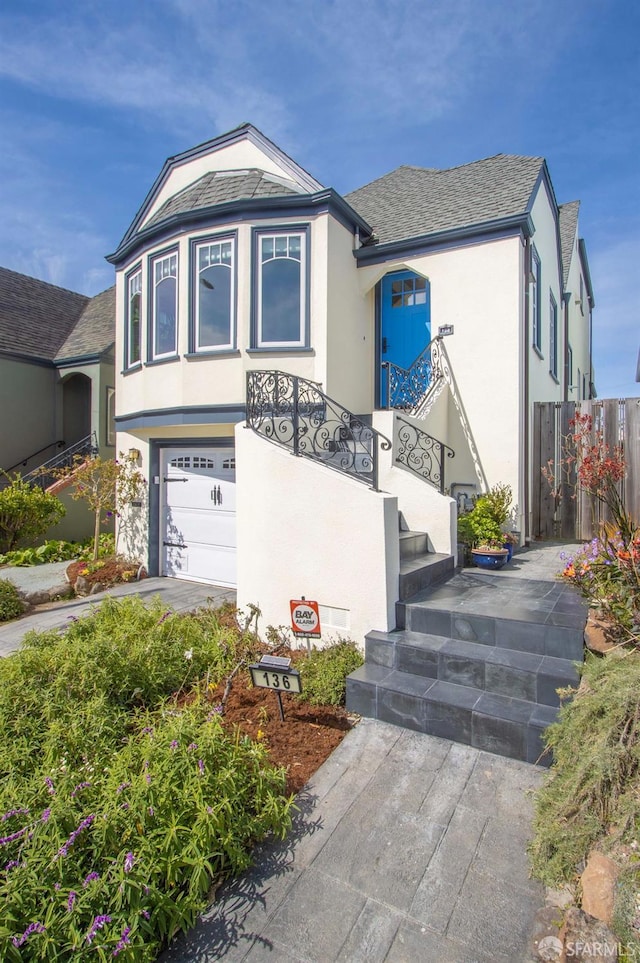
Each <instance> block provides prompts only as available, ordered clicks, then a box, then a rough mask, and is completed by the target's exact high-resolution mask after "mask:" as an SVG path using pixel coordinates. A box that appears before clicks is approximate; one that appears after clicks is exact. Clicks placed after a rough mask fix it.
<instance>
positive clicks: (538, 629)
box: [396, 583, 586, 662]
mask: <svg viewBox="0 0 640 963" xmlns="http://www.w3.org/2000/svg"><path fill="white" fill-rule="evenodd" d="M445 584H446V583H445ZM527 616H528V617H527ZM585 620H586V616H585ZM567 623H569V624H567ZM396 625H397V627H398V629H408V630H410V631H412V632H424V633H425V634H427V635H442V636H445V637H446V638H451V639H460V640H461V641H463V642H477V643H480V644H481V645H495V646H499V647H501V648H503V649H515V650H516V651H519V652H531V653H535V654H538V655H549V656H553V657H554V658H559V659H569V660H571V661H574V662H575V661H582V657H583V636H584V620H583V621H579V620H577V619H575V618H574V617H573V615H572V616H571V618H569V617H567V619H566V621H565V620H563V616H562V613H560V614H557V615H554V614H553V613H550V614H545V613H535V612H533V611H527V612H526V613H525V612H523V611H522V610H519V611H516V609H515V608H514V607H511V606H508V605H507V606H503V607H502V608H499V609H498V608H496V609H495V610H494V611H492V610H491V607H490V605H486V606H485V607H484V609H483V610H482V611H472V610H470V609H464V608H462V607H460V606H457V607H455V606H454V604H452V605H451V607H447V606H445V605H439V606H437V607H436V606H434V605H433V604H425V603H424V602H413V601H409V602H407V601H402V600H401V601H400V602H398V603H396Z"/></svg>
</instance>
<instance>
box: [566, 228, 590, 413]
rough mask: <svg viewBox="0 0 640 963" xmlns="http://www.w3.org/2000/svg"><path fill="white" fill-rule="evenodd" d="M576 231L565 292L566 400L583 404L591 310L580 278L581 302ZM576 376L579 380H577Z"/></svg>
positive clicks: (587, 366)
mask: <svg viewBox="0 0 640 963" xmlns="http://www.w3.org/2000/svg"><path fill="white" fill-rule="evenodd" d="M578 236H579V235H578V231H576V237H575V240H574V243H573V248H572V252H571V264H570V267H569V274H568V278H567V291H568V293H569V303H568V322H569V323H568V328H569V344H570V345H571V348H572V349H573V380H572V382H571V385H573V386H575V387H573V388H572V387H571V386H568V392H567V397H568V399H569V401H582V399H583V398H584V397H585V396H586V397H588V396H589V394H588V393H589V366H590V351H589V348H590V307H589V299H588V296H587V285H586V281H584V278H583V292H584V294H583V299H582V303H581V302H580V277H581V276H582V265H581V261H580V254H579V251H578ZM578 374H579V376H580V377H579V378H578ZM583 375H586V376H587V378H586V388H587V391H586V393H585V392H584V391H583V381H582V376H583Z"/></svg>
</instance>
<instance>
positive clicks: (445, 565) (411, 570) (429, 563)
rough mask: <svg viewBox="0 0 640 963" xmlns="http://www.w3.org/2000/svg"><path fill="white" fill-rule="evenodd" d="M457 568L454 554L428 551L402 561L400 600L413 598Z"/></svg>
mask: <svg viewBox="0 0 640 963" xmlns="http://www.w3.org/2000/svg"><path fill="white" fill-rule="evenodd" d="M454 569H455V559H454V557H453V555H444V554H442V553H440V552H427V553H426V554H423V555H416V556H412V557H411V558H405V559H401V561H400V580H399V586H398V589H399V591H398V594H399V598H400V600H401V601H402V600H404V599H408V598H411V596H413V595H416V593H418V592H421V591H424V590H425V589H427V588H429V586H432V585H435V584H436V583H438V582H441V581H442V580H443V579H445V578H447V577H448V576H449V575H450V574H451V573H452V572H453V571H454Z"/></svg>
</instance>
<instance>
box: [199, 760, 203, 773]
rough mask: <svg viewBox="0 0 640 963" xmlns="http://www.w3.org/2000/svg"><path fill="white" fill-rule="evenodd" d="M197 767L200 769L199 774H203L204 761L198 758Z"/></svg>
mask: <svg viewBox="0 0 640 963" xmlns="http://www.w3.org/2000/svg"><path fill="white" fill-rule="evenodd" d="M198 769H199V770H200V775H201V776H204V762H203V761H202V759H198Z"/></svg>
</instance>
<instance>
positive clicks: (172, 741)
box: [169, 739, 178, 749]
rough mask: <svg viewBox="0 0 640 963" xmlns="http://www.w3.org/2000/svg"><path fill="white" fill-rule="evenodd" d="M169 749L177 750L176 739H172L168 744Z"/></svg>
mask: <svg viewBox="0 0 640 963" xmlns="http://www.w3.org/2000/svg"><path fill="white" fill-rule="evenodd" d="M169 748H170V749H177V748H178V740H177V739H172V740H171V742H170V743H169Z"/></svg>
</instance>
